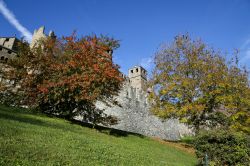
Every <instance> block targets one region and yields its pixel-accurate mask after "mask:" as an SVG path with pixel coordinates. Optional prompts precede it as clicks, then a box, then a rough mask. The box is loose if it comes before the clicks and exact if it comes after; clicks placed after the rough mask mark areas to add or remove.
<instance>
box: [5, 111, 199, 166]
mask: <svg viewBox="0 0 250 166" xmlns="http://www.w3.org/2000/svg"><path fill="white" fill-rule="evenodd" d="M109 133H110V132H109V131H108V130H106V131H98V130H95V129H91V128H88V127H83V126H80V125H77V124H72V123H71V122H69V121H66V120H62V119H57V118H50V117H47V116H45V115H41V114H36V113H31V112H28V110H25V109H16V108H8V107H5V106H0V165H157V166H158V165H169V166H182V165H185V166H188V165H190V166H191V165H195V163H196V158H195V156H194V155H193V154H191V153H188V152H186V151H185V150H183V149H181V148H175V147H174V146H172V145H169V144H164V143H162V142H159V141H155V140H152V139H150V138H147V137H142V136H138V135H134V134H127V135H126V134H125V135H124V134H123V135H119V134H114V135H111V134H109Z"/></svg>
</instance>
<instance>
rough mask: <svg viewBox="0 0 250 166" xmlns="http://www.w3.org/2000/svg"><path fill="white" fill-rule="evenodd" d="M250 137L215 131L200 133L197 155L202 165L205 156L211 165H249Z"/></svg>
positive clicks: (197, 141)
mask: <svg viewBox="0 0 250 166" xmlns="http://www.w3.org/2000/svg"><path fill="white" fill-rule="evenodd" d="M247 140H249V136H246V135H244V134H243V133H239V132H233V131H226V130H213V131H203V132H200V133H199V134H198V135H197V136H196V138H195V140H194V146H195V149H196V155H197V156H198V158H199V159H200V164H202V162H203V159H204V157H205V154H207V155H208V159H209V162H210V165H238V166H240V165H248V164H249V163H250V147H249V145H250V143H249V141H247Z"/></svg>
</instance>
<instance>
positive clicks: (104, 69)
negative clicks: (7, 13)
mask: <svg viewBox="0 0 250 166" xmlns="http://www.w3.org/2000/svg"><path fill="white" fill-rule="evenodd" d="M118 47H119V43H118V41H117V40H114V39H113V38H109V37H106V36H101V37H97V36H95V35H92V36H86V37H82V38H79V39H78V38H77V36H76V35H75V33H74V34H73V35H71V36H70V37H64V38H62V39H61V40H56V39H52V38H48V39H46V40H44V41H41V45H40V46H38V47H36V48H33V49H32V50H31V51H30V52H29V53H27V52H25V54H22V52H20V54H19V55H20V58H17V59H15V60H13V61H12V62H10V63H11V65H12V66H13V67H14V68H16V69H17V70H15V72H14V74H13V73H12V76H13V78H14V77H15V78H16V77H20V78H21V79H20V80H22V81H21V84H22V87H23V88H22V91H24V92H25V93H24V94H25V95H26V99H25V100H24V101H25V104H28V105H33V106H36V107H38V108H39V109H40V110H41V111H42V112H44V113H47V114H53V115H60V116H63V117H65V118H67V119H72V118H73V117H75V116H78V115H81V116H82V117H84V120H85V121H89V122H92V123H101V122H111V121H110V120H111V119H112V118H111V117H107V116H106V115H105V114H103V110H99V109H97V108H96V107H95V103H96V101H105V102H107V101H108V102H115V101H114V98H113V97H114V96H115V95H117V94H118V92H119V90H120V88H121V85H122V82H123V78H122V77H121V73H120V72H119V66H118V65H116V64H114V63H113V61H112V52H113V50H114V49H116V48H118ZM24 101H23V102H24Z"/></svg>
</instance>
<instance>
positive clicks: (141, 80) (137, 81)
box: [128, 66, 147, 91]
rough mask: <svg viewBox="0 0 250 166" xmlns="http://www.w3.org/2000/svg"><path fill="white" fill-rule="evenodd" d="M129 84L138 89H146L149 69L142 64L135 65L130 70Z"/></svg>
mask: <svg viewBox="0 0 250 166" xmlns="http://www.w3.org/2000/svg"><path fill="white" fill-rule="evenodd" d="M128 78H129V84H130V86H131V87H132V88H135V89H136V90H142V91H145V90H146V83H147V71H146V70H145V69H144V68H143V67H141V66H135V67H133V68H131V69H129V72H128Z"/></svg>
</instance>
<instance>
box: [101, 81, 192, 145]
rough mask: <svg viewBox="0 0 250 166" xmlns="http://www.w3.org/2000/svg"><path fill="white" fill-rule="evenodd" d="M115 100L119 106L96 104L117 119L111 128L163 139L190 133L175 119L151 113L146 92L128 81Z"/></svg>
mask: <svg viewBox="0 0 250 166" xmlns="http://www.w3.org/2000/svg"><path fill="white" fill-rule="evenodd" d="M117 101H118V102H119V104H120V105H121V106H106V105H105V104H104V103H102V102H97V104H96V106H97V107H98V108H100V109H105V113H106V114H108V115H113V116H115V117H117V118H118V119H119V122H118V124H116V125H112V126H111V127H112V128H116V129H119V130H124V131H129V132H134V133H139V134H142V135H145V136H150V137H158V138H161V139H165V140H179V139H180V138H181V137H182V136H184V135H190V134H192V131H191V129H189V128H188V127H187V126H186V125H184V124H182V123H180V122H179V121H178V120H177V119H167V120H162V119H160V118H158V117H156V116H155V115H153V114H152V113H151V112H150V104H149V102H148V101H147V94H146V93H145V92H143V91H141V90H136V89H135V88H133V87H131V86H130V84H129V83H128V82H127V83H125V84H124V87H123V89H122V90H121V92H120V94H119V96H118V97H117Z"/></svg>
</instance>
